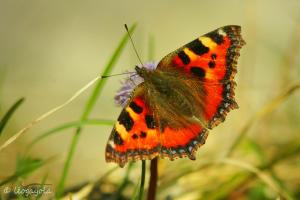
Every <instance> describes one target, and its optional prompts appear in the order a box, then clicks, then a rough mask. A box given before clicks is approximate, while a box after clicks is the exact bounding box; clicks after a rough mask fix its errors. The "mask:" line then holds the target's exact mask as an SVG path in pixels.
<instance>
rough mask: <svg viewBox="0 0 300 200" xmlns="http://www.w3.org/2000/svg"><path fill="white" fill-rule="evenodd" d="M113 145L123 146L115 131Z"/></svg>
mask: <svg viewBox="0 0 300 200" xmlns="http://www.w3.org/2000/svg"><path fill="white" fill-rule="evenodd" d="M114 143H115V144H116V145H123V144H124V141H123V139H122V138H121V136H120V134H119V133H118V132H117V131H115V132H114Z"/></svg>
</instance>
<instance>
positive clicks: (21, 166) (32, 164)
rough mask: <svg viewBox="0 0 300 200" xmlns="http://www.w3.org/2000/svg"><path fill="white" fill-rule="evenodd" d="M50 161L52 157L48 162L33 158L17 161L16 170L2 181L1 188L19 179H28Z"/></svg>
mask: <svg viewBox="0 0 300 200" xmlns="http://www.w3.org/2000/svg"><path fill="white" fill-rule="evenodd" d="M50 160H52V157H51V158H49V159H47V160H41V159H31V158H28V157H27V158H19V159H18V161H17V166H16V170H15V172H14V174H13V175H11V176H9V177H7V178H6V179H4V180H2V181H1V182H0V186H2V185H5V184H7V183H10V182H13V181H16V180H17V179H19V178H21V177H23V178H24V177H26V176H28V175H29V174H30V173H32V172H34V171H36V170H37V169H39V168H41V167H42V166H44V165H45V164H46V163H48V162H49V161H50Z"/></svg>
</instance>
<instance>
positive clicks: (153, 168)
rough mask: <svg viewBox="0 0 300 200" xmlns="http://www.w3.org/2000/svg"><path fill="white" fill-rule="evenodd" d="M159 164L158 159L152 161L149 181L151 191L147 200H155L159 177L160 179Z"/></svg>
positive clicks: (149, 190)
mask: <svg viewBox="0 0 300 200" xmlns="http://www.w3.org/2000/svg"><path fill="white" fill-rule="evenodd" d="M157 163H158V158H157V157H156V158H154V159H153V160H151V165H150V181H149V189H148V195H147V200H155V196H156V186H157V177H158V172H157Z"/></svg>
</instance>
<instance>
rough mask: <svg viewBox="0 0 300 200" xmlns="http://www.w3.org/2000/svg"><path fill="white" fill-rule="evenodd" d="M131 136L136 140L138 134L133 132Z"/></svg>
mask: <svg viewBox="0 0 300 200" xmlns="http://www.w3.org/2000/svg"><path fill="white" fill-rule="evenodd" d="M131 137H132V139H134V140H136V139H138V137H139V136H138V135H137V134H133V135H132V136H131Z"/></svg>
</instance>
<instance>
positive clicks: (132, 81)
mask: <svg viewBox="0 0 300 200" xmlns="http://www.w3.org/2000/svg"><path fill="white" fill-rule="evenodd" d="M156 66H157V63H156V62H148V63H145V64H144V66H141V65H138V67H140V68H141V67H145V68H147V69H149V70H155V68H156ZM142 82H144V79H143V78H142V77H140V76H139V75H138V74H136V73H135V74H131V75H129V76H128V77H127V78H126V79H125V80H124V81H121V84H122V86H121V88H120V89H119V90H118V92H117V94H116V95H115V103H116V105H118V106H122V107H125V105H126V104H127V101H128V100H129V98H130V95H131V93H132V91H133V90H134V88H135V87H136V86H137V85H139V84H141V83H142Z"/></svg>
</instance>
